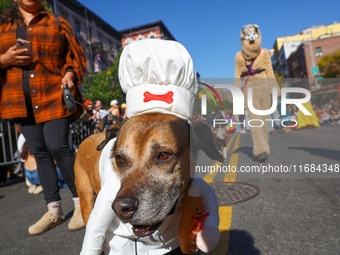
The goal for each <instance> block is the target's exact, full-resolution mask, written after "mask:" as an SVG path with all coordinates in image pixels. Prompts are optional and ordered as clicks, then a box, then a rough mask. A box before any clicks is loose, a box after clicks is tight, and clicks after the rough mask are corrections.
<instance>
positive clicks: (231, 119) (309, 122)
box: [194, 99, 340, 134]
mask: <svg viewBox="0 0 340 255" xmlns="http://www.w3.org/2000/svg"><path fill="white" fill-rule="evenodd" d="M303 106H304V107H305V108H306V109H307V110H308V111H309V112H311V115H310V116H306V115H304V114H303V113H302V112H301V111H300V110H299V109H298V108H297V107H296V106H295V105H287V110H286V114H280V113H279V110H278V109H280V105H279V106H278V109H277V110H276V111H275V112H274V113H273V114H271V115H270V119H271V120H273V121H271V123H272V124H271V125H270V133H271V134H275V133H276V131H277V130H280V129H282V130H284V132H285V133H288V132H290V131H291V130H292V129H307V128H315V127H319V126H340V107H339V101H338V100H335V99H330V100H329V101H328V102H326V103H324V104H321V105H317V104H313V105H312V104H311V102H307V103H304V104H303ZM214 119H225V120H226V123H225V124H224V125H223V126H224V127H225V131H226V132H236V133H241V134H242V133H246V132H247V131H250V126H249V124H248V121H249V116H248V114H247V111H246V110H245V114H244V115H233V111H232V109H226V110H220V109H218V108H216V109H215V110H214V111H212V112H210V114H209V115H207V116H202V115H194V120H196V121H203V122H205V123H207V124H208V126H209V127H210V128H211V129H212V130H213V125H214ZM282 121H284V125H282ZM232 123H233V124H232ZM243 123H244V125H243ZM226 132H225V133H226Z"/></svg>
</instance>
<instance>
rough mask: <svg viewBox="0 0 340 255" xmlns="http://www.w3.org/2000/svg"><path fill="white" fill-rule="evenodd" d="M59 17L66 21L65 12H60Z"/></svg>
mask: <svg viewBox="0 0 340 255" xmlns="http://www.w3.org/2000/svg"><path fill="white" fill-rule="evenodd" d="M60 16H61V17H63V18H64V19H66V20H67V13H66V12H64V11H61V12H60Z"/></svg>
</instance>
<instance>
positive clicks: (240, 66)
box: [235, 25, 280, 161]
mask: <svg viewBox="0 0 340 255" xmlns="http://www.w3.org/2000/svg"><path fill="white" fill-rule="evenodd" d="M241 42H242V50H241V51H239V52H237V53H236V58H235V85H236V86H237V87H239V88H241V84H242V80H244V84H245V86H246V87H245V90H244V96H245V102H246V109H247V110H248V114H249V119H250V120H254V119H258V120H262V121H263V123H264V124H263V126H261V127H258V126H260V125H261V123H256V122H255V121H253V122H252V125H253V126H255V125H256V127H251V137H252V140H253V155H254V157H255V158H256V160H258V161H266V160H267V159H268V156H269V154H270V147H269V125H273V123H272V122H271V121H268V119H270V116H269V115H256V114H254V113H252V112H251V111H249V109H248V104H247V102H248V88H252V91H253V106H254V108H255V109H257V110H268V109H270V107H271V106H272V92H273V88H277V91H278V93H277V94H278V96H279V94H280V90H279V86H278V84H277V82H276V79H275V75H274V71H273V67H272V63H271V54H270V53H269V51H268V50H267V49H261V33H260V29H259V26H258V25H245V26H243V29H242V32H241ZM257 122H259V121H257Z"/></svg>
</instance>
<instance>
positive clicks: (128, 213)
mask: <svg viewBox="0 0 340 255" xmlns="http://www.w3.org/2000/svg"><path fill="white" fill-rule="evenodd" d="M177 205H178V199H177V200H176V202H175V204H174V205H173V207H172V208H171V210H170V212H169V214H168V215H167V216H170V215H172V214H174V213H175V211H176V208H177ZM111 207H112V209H113V210H114V211H115V213H116V215H117V217H118V218H119V219H120V220H121V221H123V222H124V223H129V220H130V219H131V218H132V217H133V215H134V214H135V212H136V211H137V209H138V200H137V199H134V198H131V197H120V198H116V199H115V201H114V202H113V203H112V206H111ZM162 223H163V220H162V221H160V222H157V223H155V224H151V225H136V224H134V225H132V230H133V233H134V234H135V235H136V236H138V237H145V236H149V235H151V234H153V233H154V232H155V231H156V230H157V229H158V228H159V226H160V225H162Z"/></svg>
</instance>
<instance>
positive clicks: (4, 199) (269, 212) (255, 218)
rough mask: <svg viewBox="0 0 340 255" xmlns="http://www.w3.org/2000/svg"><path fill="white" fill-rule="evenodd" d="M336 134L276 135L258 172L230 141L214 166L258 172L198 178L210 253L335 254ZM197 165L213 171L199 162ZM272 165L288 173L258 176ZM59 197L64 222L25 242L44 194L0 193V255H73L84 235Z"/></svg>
mask: <svg viewBox="0 0 340 255" xmlns="http://www.w3.org/2000/svg"><path fill="white" fill-rule="evenodd" d="M339 133H340V128H339V127H321V128H318V129H313V130H301V131H295V130H294V131H292V132H291V133H288V134H285V133H284V132H283V131H278V132H277V133H276V134H275V135H271V136H270V145H271V155H270V158H269V160H268V161H267V162H265V163H262V165H261V163H258V162H256V161H254V160H253V158H252V142H251V137H250V133H249V132H248V133H246V134H232V135H231V136H230V137H229V139H228V140H229V143H228V144H229V145H228V149H229V150H228V158H227V160H226V161H225V162H224V163H223V164H222V165H220V167H223V166H226V167H228V166H229V165H230V167H233V166H234V169H237V170H240V169H241V166H243V170H247V167H248V170H249V169H250V168H249V166H258V168H257V169H261V170H262V172H261V173H258V172H256V173H241V172H238V173H234V172H232V171H229V172H220V173H200V174H199V175H201V176H202V177H203V178H205V179H206V181H207V182H209V183H210V185H211V186H212V187H213V188H214V189H215V191H216V193H217V196H218V198H219V203H220V216H221V223H220V229H221V233H222V236H221V241H220V245H219V246H218V248H217V249H216V250H215V251H214V252H213V253H211V254H214V255H226V254H228V255H243V254H244V255H259V254H261V255H267V254H268V255H281V254H285V255H286V254H289V255H299V254H301V255H313V254H318V255H337V254H339V250H340V196H339V194H340V172H339V171H338V170H336V164H339V163H340V160H339V159H340V147H339V144H340V135H339ZM199 163H200V164H203V163H207V164H208V165H214V164H217V163H215V162H214V161H209V160H206V159H203V157H202V158H201V159H200V160H199ZM307 164H308V165H307ZM312 164H314V167H313V166H312ZM300 165H301V167H300ZM319 165H320V168H319V170H318V166H319ZM270 166H272V169H273V171H274V170H275V169H276V170H278V169H279V168H278V167H279V166H280V167H281V169H282V170H287V169H288V168H289V167H290V170H291V172H290V173H288V172H283V173H278V172H274V173H271V174H269V173H264V172H265V167H267V169H270ZM275 167H276V168H275ZM294 167H295V172H294V171H293V170H294ZM331 167H332V169H333V170H332V171H331V170H330V169H331ZM300 169H301V170H302V173H301V172H299V171H300ZM337 169H338V168H337ZM308 170H309V171H308ZM323 170H324V172H323ZM326 170H327V172H326ZM254 171H255V170H254ZM267 171H268V170H267ZM336 171H338V172H336ZM326 177H328V178H326ZM329 177H331V178H329ZM61 196H62V206H63V211H64V214H65V215H67V218H68V219H67V222H66V223H64V224H62V225H60V226H58V227H56V228H54V229H52V230H50V231H48V232H46V233H45V234H43V235H41V236H36V237H31V236H29V234H28V232H27V228H28V226H29V225H30V224H32V223H34V222H35V221H36V220H38V219H39V218H40V217H41V216H42V215H43V213H44V212H45V210H46V207H45V206H44V200H43V195H42V194H39V195H30V194H28V193H27V187H26V185H25V183H23V182H20V183H12V184H11V185H9V186H2V187H0V230H1V232H0V254H4V255H7V254H70V255H72V254H79V251H80V248H81V243H82V238H83V235H84V230H82V231H78V232H70V231H68V229H67V223H68V222H69V219H70V217H71V215H72V210H73V204H72V203H73V202H72V199H71V195H70V192H69V191H68V190H67V189H63V190H61Z"/></svg>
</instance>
